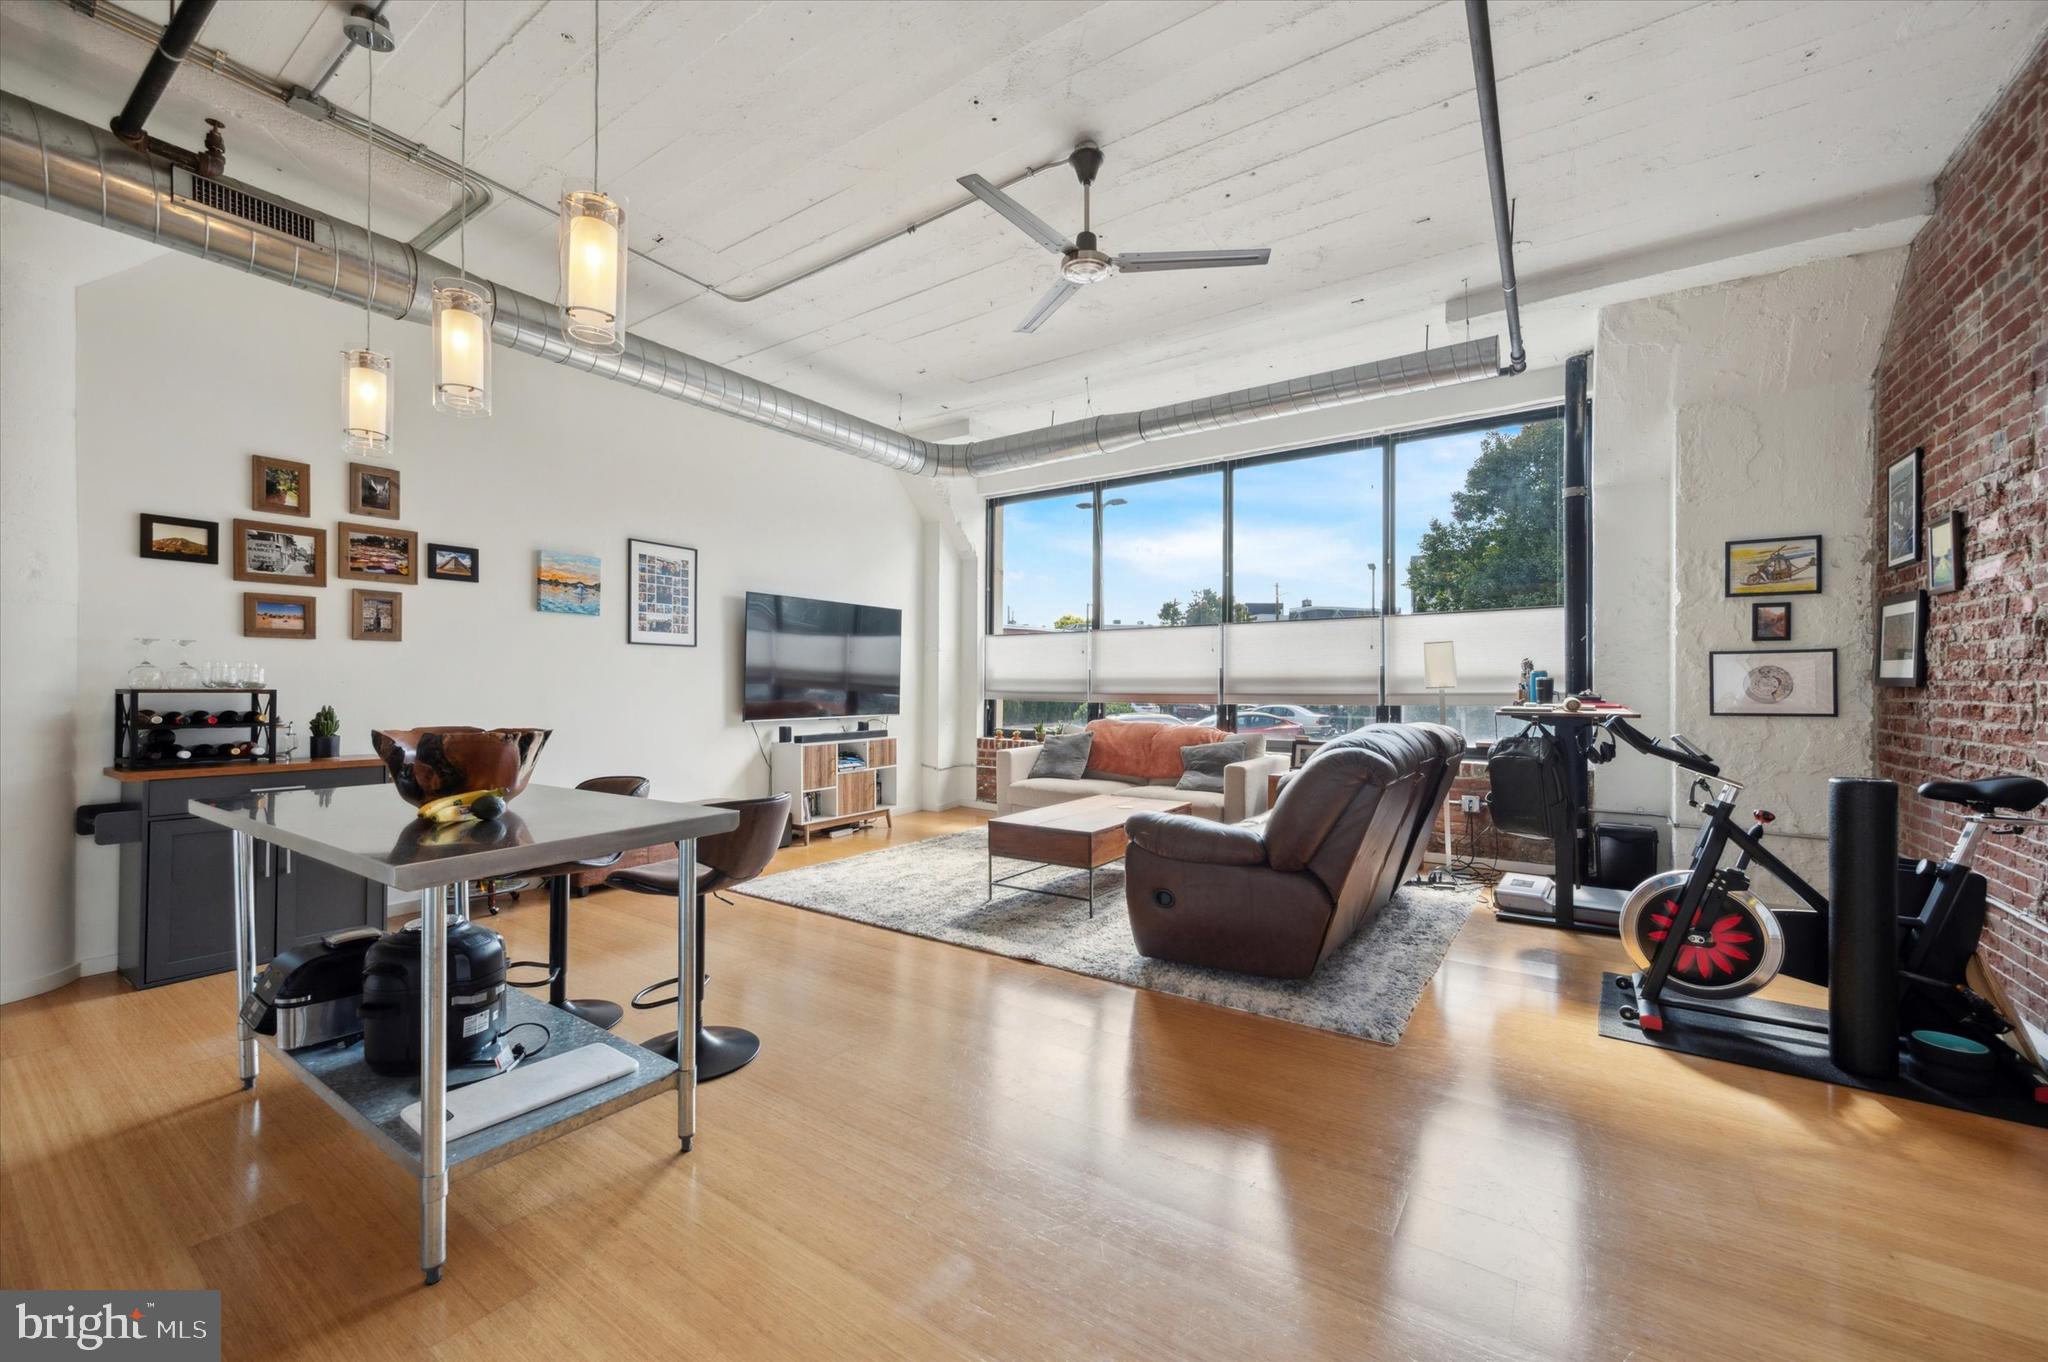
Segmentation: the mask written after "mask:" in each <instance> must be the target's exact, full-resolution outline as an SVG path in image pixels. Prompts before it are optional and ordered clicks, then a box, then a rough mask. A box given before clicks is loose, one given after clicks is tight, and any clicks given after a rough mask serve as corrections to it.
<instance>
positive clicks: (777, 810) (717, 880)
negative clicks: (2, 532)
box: [605, 794, 790, 1083]
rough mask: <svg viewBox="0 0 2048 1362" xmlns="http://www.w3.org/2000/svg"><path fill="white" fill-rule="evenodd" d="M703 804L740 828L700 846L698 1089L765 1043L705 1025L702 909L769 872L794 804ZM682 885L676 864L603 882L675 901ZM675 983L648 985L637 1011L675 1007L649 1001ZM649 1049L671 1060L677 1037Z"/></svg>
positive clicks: (616, 874)
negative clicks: (731, 816) (735, 816)
mask: <svg viewBox="0 0 2048 1362" xmlns="http://www.w3.org/2000/svg"><path fill="white" fill-rule="evenodd" d="M703 802H704V803H705V804H706V805H708V806H709V807H711V808H716V809H736V810H738V812H739V815H740V822H739V826H738V827H736V828H734V829H733V830H732V831H731V832H721V833H719V834H718V835H717V836H715V837H706V838H703V839H701V840H700V841H699V842H698V843H697V1081H698V1082H700V1083H702V1082H708V1081H709V1080H711V1079H714V1078H723V1077H724V1076H725V1075H727V1074H729V1073H731V1072H732V1071H733V1070H735V1069H738V1068H741V1067H742V1066H744V1065H746V1064H747V1063H748V1062H750V1061H751V1060H752V1059H753V1058H754V1056H755V1055H758V1054H759V1053H761V1038H760V1037H759V1036H757V1035H755V1034H754V1033H753V1032H752V1031H747V1030H743V1029H742V1028H740V1027H737V1026H706V1025H705V1024H704V978H705V971H704V903H705V900H706V899H707V898H709V897H710V896H711V895H712V894H714V893H716V892H718V891H719V890H721V889H730V888H732V887H733V886H735V885H740V884H745V883H746V882H747V881H748V880H751V879H753V878H754V877H755V876H757V875H759V874H760V873H761V872H762V871H763V870H766V869H767V868H768V862H770V861H771V860H773V859H775V853H776V851H777V849H778V848H780V847H781V846H782V838H783V834H784V833H785V832H786V831H787V830H788V827H789V803H790V800H789V796H788V795H787V794H778V795H769V796H767V797H766V798H763V799H711V800H705V801H703ZM681 879H682V875H681V867H680V864H679V863H678V862H676V861H658V862H656V863H655V864H653V865H644V866H635V867H634V868H633V869H631V870H616V871H613V872H612V874H611V875H610V877H609V878H607V880H606V881H605V882H606V883H607V884H611V885H616V886H617V887H618V888H620V889H630V890H632V891H634V892H635V893H639V894H666V895H668V896H669V897H670V898H672V899H673V898H675V897H676V894H677V891H678V889H679V888H680V886H681ZM676 982H677V980H675V979H663V980H662V981H661V982H660V983H656V984H649V985H648V986H647V987H646V988H643V989H641V990H640V991H639V992H638V993H636V994H634V995H633V1006H634V1007H635V1008H637V1009H640V1010H643V1011H644V1010H647V1009H651V1008H657V1007H674V1006H675V1005H676V1000H675V998H674V997H673V996H670V997H668V998H665V999H653V1000H650V999H649V998H648V997H647V995H648V994H650V993H652V992H654V991H655V990H656V989H661V988H667V987H669V986H670V985H672V984H675V983H676ZM646 1044H647V1048H648V1049H650V1050H653V1051H655V1052H657V1053H659V1054H662V1055H666V1056H667V1057H669V1058H670V1059H673V1058H675V1057H676V1048H677V1047H676V1033H675V1032H673V1031H669V1032H666V1033H664V1034H662V1035H659V1036H656V1037H655V1038H654V1039H653V1040H650V1041H648V1042H647V1043H646Z"/></svg>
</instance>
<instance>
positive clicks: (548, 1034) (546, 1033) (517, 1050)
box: [495, 1021, 555, 1074]
mask: <svg viewBox="0 0 2048 1362" xmlns="http://www.w3.org/2000/svg"><path fill="white" fill-rule="evenodd" d="M523 1026H531V1027H534V1028H535V1029H537V1030H538V1031H539V1032H540V1033H541V1036H542V1037H543V1039H542V1040H541V1043H540V1044H538V1045H536V1046H534V1047H533V1048H532V1049H531V1050H529V1049H527V1048H526V1047H525V1046H524V1045H519V1044H516V1043H515V1044H514V1045H513V1046H512V1062H511V1063H510V1064H507V1065H506V1066H505V1067H504V1069H502V1070H501V1071H500V1072H502V1073H508V1074H509V1073H511V1072H512V1071H513V1070H514V1069H516V1068H518V1067H519V1065H520V1063H521V1062H522V1061H524V1060H527V1059H531V1058H532V1057H533V1056H535V1055H537V1054H539V1053H540V1052H541V1051H543V1050H545V1049H547V1048H548V1046H549V1045H551V1044H553V1043H554V1039H555V1033H554V1032H553V1031H550V1030H549V1029H548V1027H547V1024H546V1023H545V1022H537V1021H523V1022H513V1023H512V1024H511V1025H510V1026H508V1027H506V1028H505V1029H504V1030H502V1031H500V1032H499V1033H498V1034H497V1036H496V1037H495V1039H498V1040H503V1039H505V1037H507V1036H509V1035H511V1034H512V1033H513V1032H514V1031H517V1030H519V1029H520V1028H521V1027H523Z"/></svg>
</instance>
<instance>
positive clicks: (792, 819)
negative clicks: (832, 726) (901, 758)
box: [768, 729, 897, 846]
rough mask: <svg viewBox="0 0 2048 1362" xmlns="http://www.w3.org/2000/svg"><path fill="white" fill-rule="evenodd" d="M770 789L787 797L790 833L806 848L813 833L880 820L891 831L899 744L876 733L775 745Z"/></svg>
mask: <svg viewBox="0 0 2048 1362" xmlns="http://www.w3.org/2000/svg"><path fill="white" fill-rule="evenodd" d="M768 785H769V788H770V789H771V790H772V791H774V792H775V793H777V794H787V795H789V805H790V809H789V825H790V830H791V831H792V832H794V833H795V834H796V835H797V836H798V837H801V838H802V839H803V841H804V844H805V845H806V846H808V845H809V844H810V840H811V837H812V835H813V834H814V833H818V832H823V831H825V830H826V829H828V828H838V827H847V826H850V825H852V824H856V823H872V822H874V821H875V820H876V819H878V818H879V819H881V820H882V821H883V822H885V823H887V824H888V825H889V826H890V827H891V828H892V829H893V828H894V827H895V826H896V820H895V819H894V817H893V816H892V811H893V810H894V808H895V806H896V803H897V776H896V739H894V738H892V737H890V736H889V735H888V734H887V733H885V732H882V731H881V730H879V729H875V730H871V731H868V732H859V731H856V732H852V733H806V734H802V735H799V736H796V737H794V738H792V739H791V740H789V741H787V742H777V743H775V744H773V745H772V746H770V747H769V749H768Z"/></svg>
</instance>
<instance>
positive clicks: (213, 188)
mask: <svg viewBox="0 0 2048 1362" xmlns="http://www.w3.org/2000/svg"><path fill="white" fill-rule="evenodd" d="M172 193H173V194H174V195H175V196H176V197H178V198H181V199H185V200H187V201H189V202H191V203H194V204H197V205H198V206H199V207H201V208H208V209H211V210H213V211H214V212H216V213H226V214H228V215H229V216H230V217H237V218H240V219H241V220H242V221H244V222H248V223H253V224H255V225H256V226H258V227H261V228H263V229H264V230H265V231H269V232H275V233H277V234H278V235H279V236H288V237H291V238H293V239H294V240H297V241H306V242H311V243H313V244H315V245H325V244H327V243H326V240H325V237H324V234H323V233H322V232H321V230H320V227H321V223H320V220H319V219H318V218H316V217H314V216H313V215H312V214H311V213H308V212H307V211H305V210H304V209H303V208H294V207H292V206H291V205H290V204H285V203H279V202H278V201H277V200H275V199H266V198H264V197H262V196H261V195H258V194H252V193H250V192H249V191H248V190H246V189H242V188H238V187H237V186H235V185H232V184H229V183H228V182H227V181H225V180H210V179H208V178H207V177H206V176H204V175H195V174H193V173H192V172H191V171H188V170H182V169H181V170H177V171H175V172H174V179H173V186H172Z"/></svg>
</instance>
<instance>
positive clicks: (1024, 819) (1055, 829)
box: [986, 795, 1193, 917]
mask: <svg viewBox="0 0 2048 1362" xmlns="http://www.w3.org/2000/svg"><path fill="white" fill-rule="evenodd" d="M1192 807H1193V805H1191V804H1189V803H1188V802H1187V801H1186V800H1169V799H1136V798H1133V797H1132V796H1130V795H1090V796H1089V797H1088V798H1086V799H1074V800H1069V801H1068V802H1066V803H1064V804H1048V805H1047V806H1046V807H1044V808H1042V809H1025V810H1023V811H1022V812H1019V813H1012V814H1005V815H1003V816H1002V817H1001V818H991V819H989V820H988V900H986V901H993V900H994V898H995V896H996V887H997V886H998V885H1000V886H1002V887H1003V888H1005V889H1022V890H1024V891H1025V892H1027V893H1031V894H1044V895H1045V896H1046V897H1048V898H1055V899H1073V900H1075V901H1076V902H1085V903H1087V905H1088V916H1089V917H1094V916H1095V872H1096V870H1097V869H1098V868H1100V867H1102V866H1105V865H1108V864H1109V863H1110V862H1111V861H1114V860H1116V859H1118V858H1119V857H1121V856H1122V855H1123V854H1124V848H1125V847H1126V846H1127V845H1129V839H1128V838H1126V837H1125V836H1124V820H1125V819H1126V818H1129V817H1130V816H1131V815H1132V814H1134V813H1186V812H1187V811H1188V810H1189V809H1190V808H1192ZM997 857H1001V858H1002V859H1004V860H1006V861H1032V862H1035V863H1036V864H1033V865H1030V866H1027V867H1026V868H1025V869H1023V870H1017V871H1012V872H1011V873H1010V874H1008V875H1006V876H1004V877H1003V878H1002V879H1000V880H999V879H997V878H996V858H997ZM1049 866H1061V867H1063V868H1065V869H1068V870H1085V871H1087V872H1088V897H1087V898H1086V899H1085V900H1084V899H1082V897H1081V895H1079V894H1063V893H1061V892H1060V891H1059V890H1057V889H1035V888H1033V887H1031V886H1030V885H1025V884H1017V883H1015V881H1016V879H1017V877H1018V876H1020V875H1028V874H1030V873H1031V872H1032V871H1034V870H1044V869H1046V868H1047V867H1049Z"/></svg>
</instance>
